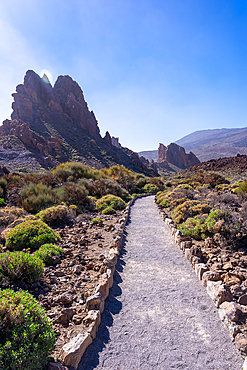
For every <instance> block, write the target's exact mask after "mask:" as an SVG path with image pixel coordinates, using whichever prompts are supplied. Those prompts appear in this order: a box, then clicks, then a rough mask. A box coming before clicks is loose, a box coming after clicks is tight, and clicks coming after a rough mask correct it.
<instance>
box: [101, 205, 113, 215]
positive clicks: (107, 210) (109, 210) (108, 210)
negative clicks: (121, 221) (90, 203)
mask: <svg viewBox="0 0 247 370" xmlns="http://www.w3.org/2000/svg"><path fill="white" fill-rule="evenodd" d="M115 213H116V211H115V209H114V208H112V207H107V208H105V209H104V210H103V211H102V215H114V214H115Z"/></svg>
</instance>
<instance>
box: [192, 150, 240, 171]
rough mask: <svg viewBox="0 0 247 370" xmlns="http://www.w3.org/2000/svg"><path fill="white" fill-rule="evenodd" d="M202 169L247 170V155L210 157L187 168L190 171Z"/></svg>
mask: <svg viewBox="0 0 247 370" xmlns="http://www.w3.org/2000/svg"><path fill="white" fill-rule="evenodd" d="M198 170H203V171H219V172H220V171H227V172H229V171H230V172H233V173H238V174H243V173H246V172H247V155H244V154H242V155H240V154H237V155H236V156H235V157H225V158H219V159H211V160H210V161H207V162H202V163H200V164H198V165H195V166H192V167H190V168H189V171H190V172H197V171H198Z"/></svg>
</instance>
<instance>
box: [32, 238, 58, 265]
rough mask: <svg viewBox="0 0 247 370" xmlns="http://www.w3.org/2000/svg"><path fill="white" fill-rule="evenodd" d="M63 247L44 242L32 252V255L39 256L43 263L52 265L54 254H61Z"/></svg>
mask: <svg viewBox="0 0 247 370" xmlns="http://www.w3.org/2000/svg"><path fill="white" fill-rule="evenodd" d="M62 253H63V248H61V247H59V246H57V245H54V244H51V243H50V244H44V245H42V246H41V247H40V248H39V249H38V250H37V251H35V252H34V254H33V256H35V257H37V258H40V259H41V260H42V261H43V262H44V264H45V265H52V264H53V259H52V257H54V256H58V257H59V256H61V254H62Z"/></svg>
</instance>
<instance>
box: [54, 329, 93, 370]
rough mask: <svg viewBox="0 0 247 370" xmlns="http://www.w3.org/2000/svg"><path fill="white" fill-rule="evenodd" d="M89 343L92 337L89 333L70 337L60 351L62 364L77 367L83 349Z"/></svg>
mask: <svg viewBox="0 0 247 370" xmlns="http://www.w3.org/2000/svg"><path fill="white" fill-rule="evenodd" d="M91 343H92V337H91V335H90V334H89V333H84V334H78V335H77V336H76V337H74V338H73V339H71V340H70V341H69V343H67V344H65V345H64V346H63V348H62V351H61V356H62V361H63V364H64V365H65V366H72V367H74V368H75V369H77V367H78V365H79V362H80V361H81V358H82V356H83V354H84V352H85V350H86V349H87V347H88V346H89V345H90V344H91Z"/></svg>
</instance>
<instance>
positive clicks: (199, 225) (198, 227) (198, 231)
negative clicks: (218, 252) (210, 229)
mask: <svg viewBox="0 0 247 370" xmlns="http://www.w3.org/2000/svg"><path fill="white" fill-rule="evenodd" d="M178 229H179V230H180V231H182V233H183V235H184V236H190V237H192V238H194V239H196V240H200V239H202V238H205V236H206V234H205V232H206V227H205V219H202V218H200V216H196V217H194V218H188V219H187V220H186V221H185V222H183V223H182V224H181V225H179V226H178Z"/></svg>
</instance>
